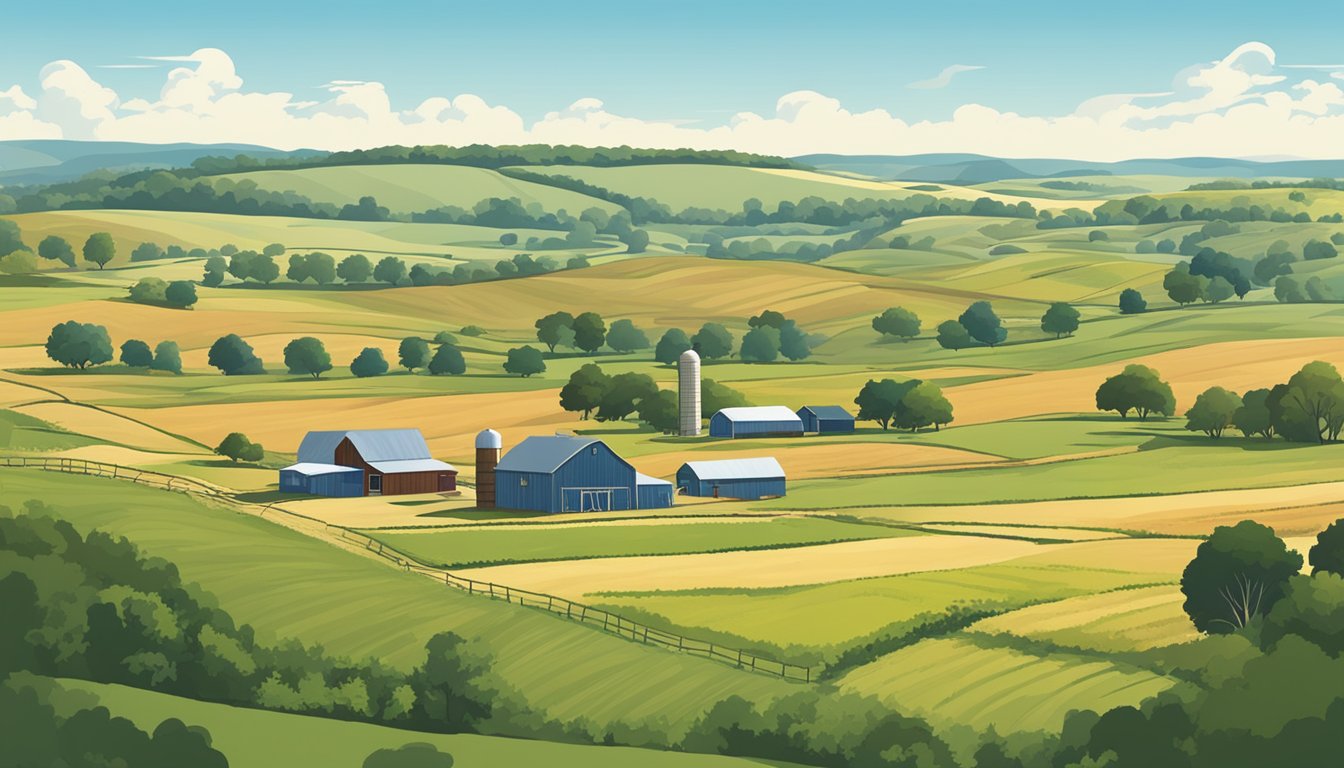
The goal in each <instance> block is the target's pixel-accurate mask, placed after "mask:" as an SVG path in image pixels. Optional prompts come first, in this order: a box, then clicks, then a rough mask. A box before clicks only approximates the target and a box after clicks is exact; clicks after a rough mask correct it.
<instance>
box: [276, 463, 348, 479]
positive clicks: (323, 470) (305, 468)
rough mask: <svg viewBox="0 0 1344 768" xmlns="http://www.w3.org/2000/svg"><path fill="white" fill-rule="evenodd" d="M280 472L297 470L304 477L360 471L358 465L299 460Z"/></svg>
mask: <svg viewBox="0 0 1344 768" xmlns="http://www.w3.org/2000/svg"><path fill="white" fill-rule="evenodd" d="M280 471H281V472H298V473H299V474H300V475H303V476H305V477H316V476H318V475H335V474H341V473H345V472H362V471H363V470H361V469H360V468H359V467H342V466H341V465H339V464H312V463H304V462H299V463H298V464H290V465H289V466H288V467H284V468H282V469H281V470H280Z"/></svg>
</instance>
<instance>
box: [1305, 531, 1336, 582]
mask: <svg viewBox="0 0 1344 768" xmlns="http://www.w3.org/2000/svg"><path fill="white" fill-rule="evenodd" d="M1307 559H1308V562H1310V563H1311V572H1312V573H1313V574H1317V573H1323V572H1324V573H1333V574H1335V575H1337V576H1344V518H1340V519H1339V520H1336V521H1335V522H1333V523H1331V524H1330V525H1328V526H1326V528H1325V530H1323V531H1321V532H1320V533H1318V534H1316V543H1315V544H1313V545H1311V551H1310V552H1308V553H1307Z"/></svg>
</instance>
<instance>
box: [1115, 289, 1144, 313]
mask: <svg viewBox="0 0 1344 768" xmlns="http://www.w3.org/2000/svg"><path fill="white" fill-rule="evenodd" d="M1146 311H1148V302H1147V301H1145V300H1144V298H1143V294H1142V293H1139V292H1138V291H1136V290H1134V289H1133V288H1126V289H1125V290H1123V291H1121V292H1120V314H1122V315H1138V314H1142V313H1144V312H1146Z"/></svg>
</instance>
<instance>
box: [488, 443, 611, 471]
mask: <svg viewBox="0 0 1344 768" xmlns="http://www.w3.org/2000/svg"><path fill="white" fill-rule="evenodd" d="M600 442H602V441H601V440H598V439H597V438H595V437H568V436H565V435H554V436H533V437H529V438H527V439H525V440H523V442H521V443H519V444H518V445H517V446H515V447H514V448H513V450H511V451H509V452H508V453H506V454H504V458H502V459H500V460H499V464H498V465H496V466H495V471H496V472H554V471H555V470H557V469H559V468H560V467H561V466H562V465H563V464H564V463H565V462H566V461H569V459H570V457H571V456H573V455H574V454H576V453H578V452H579V451H581V450H583V449H584V448H587V447H588V446H590V445H592V444H593V443H600Z"/></svg>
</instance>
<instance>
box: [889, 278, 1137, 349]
mask: <svg viewBox="0 0 1344 768" xmlns="http://www.w3.org/2000/svg"><path fill="white" fill-rule="evenodd" d="M1134 293H1135V294H1137V291H1135V292H1134ZM1140 301H1142V297H1140ZM1124 302H1125V296H1124V295H1123V294H1122V295H1121V304H1122V307H1123V305H1124ZM1138 311H1142V309H1140V310H1138ZM1081 320H1082V315H1081V314H1079V312H1078V310H1077V309H1076V308H1074V307H1073V306H1072V305H1070V304H1069V303H1068V302H1063V301H1057V302H1053V303H1051V304H1050V305H1049V306H1048V307H1046V309H1045V312H1044V313H1043V314H1042V315H1041V321H1040V326H1041V330H1042V331H1044V332H1045V333H1053V334H1054V335H1055V338H1056V339H1060V338H1063V337H1065V336H1072V335H1073V334H1074V332H1075V331H1077V330H1078V325H1079V323H1080V322H1081ZM870 325H872V328H873V330H874V331H877V333H878V334H879V335H880V336H883V337H892V338H897V339H900V340H902V341H910V340H911V339H913V338H916V337H918V336H919V333H920V329H921V328H922V326H923V322H922V321H921V320H920V319H919V315H917V314H915V313H914V312H912V311H910V310H908V309H906V308H905V307H891V308H889V309H884V310H882V313H881V314H879V315H877V316H876V317H874V318H873V319H872V321H871V322H870ZM935 338H936V340H937V341H938V345H939V346H941V347H942V348H943V349H951V350H954V351H955V350H959V349H965V348H967V347H972V346H976V345H984V346H987V347H996V346H998V345H999V344H1002V343H1003V342H1005V341H1007V339H1008V329H1006V328H1004V327H1003V321H1002V320H1000V319H999V316H998V314H997V313H995V311H994V306H993V305H992V304H990V303H989V302H988V301H977V302H974V303H973V304H971V305H970V306H969V307H967V308H966V311H964V312H962V313H961V315H960V316H959V317H958V318H957V319H956V320H947V321H944V322H942V323H939V324H938V329H937V336H936V337H935Z"/></svg>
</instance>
